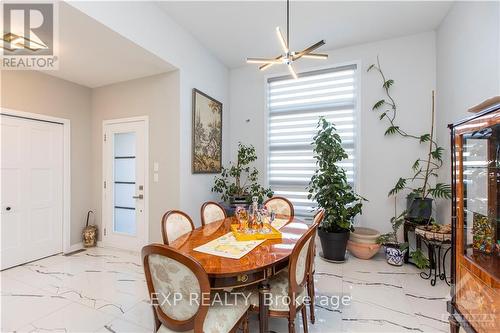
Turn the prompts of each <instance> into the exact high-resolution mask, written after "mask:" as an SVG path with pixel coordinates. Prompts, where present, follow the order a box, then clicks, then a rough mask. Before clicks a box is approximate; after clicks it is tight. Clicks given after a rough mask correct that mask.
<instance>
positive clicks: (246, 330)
mask: <svg viewBox="0 0 500 333" xmlns="http://www.w3.org/2000/svg"><path fill="white" fill-rule="evenodd" d="M248 332H249V331H248V311H247V313H246V314H245V318H243V333H248Z"/></svg>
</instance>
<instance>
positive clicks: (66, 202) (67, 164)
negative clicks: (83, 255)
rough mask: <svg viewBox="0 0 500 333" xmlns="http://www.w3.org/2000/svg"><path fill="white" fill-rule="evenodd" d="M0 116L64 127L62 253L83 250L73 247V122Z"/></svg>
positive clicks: (10, 113) (21, 114)
mask: <svg viewBox="0 0 500 333" xmlns="http://www.w3.org/2000/svg"><path fill="white" fill-rule="evenodd" d="M0 110H1V112H0V114H2V115H5V116H12V117H17V118H25V119H29V120H35V121H45V122H52V123H58V124H61V125H62V126H63V230H62V236H63V237H62V238H63V246H62V247H63V248H62V249H61V252H62V253H70V252H72V251H75V250H79V249H80V248H82V244H81V243H77V244H74V245H73V246H72V245H71V121H70V120H69V119H66V118H59V117H53V116H47V115H44V114H40V113H33V112H26V111H19V110H13V109H9V108H4V107H1V108H0Z"/></svg>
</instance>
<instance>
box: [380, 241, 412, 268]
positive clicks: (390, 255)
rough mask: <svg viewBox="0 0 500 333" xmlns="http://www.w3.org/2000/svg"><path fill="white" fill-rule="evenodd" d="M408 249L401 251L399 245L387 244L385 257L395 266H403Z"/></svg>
mask: <svg viewBox="0 0 500 333" xmlns="http://www.w3.org/2000/svg"><path fill="white" fill-rule="evenodd" d="M406 251H408V250H407V249H404V250H403V251H401V249H400V248H399V246H390V245H386V246H385V259H386V260H387V263H388V264H390V265H393V266H403V263H404V260H405V254H406Z"/></svg>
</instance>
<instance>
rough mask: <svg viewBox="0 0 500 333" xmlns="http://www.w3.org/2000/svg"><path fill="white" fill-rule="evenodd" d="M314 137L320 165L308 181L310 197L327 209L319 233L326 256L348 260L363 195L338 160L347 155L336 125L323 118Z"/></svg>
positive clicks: (334, 259) (340, 260)
mask: <svg viewBox="0 0 500 333" xmlns="http://www.w3.org/2000/svg"><path fill="white" fill-rule="evenodd" d="M318 128H319V130H318V133H317V134H316V135H315V136H314V138H313V140H314V141H313V145H314V158H315V159H316V166H317V169H316V171H315V173H314V175H313V176H312V178H311V182H310V184H309V188H308V191H309V195H308V197H309V199H313V200H314V201H315V202H316V203H317V204H318V206H319V207H320V208H323V209H324V210H325V216H324V219H323V222H322V223H321V225H320V226H319V229H318V235H319V238H320V241H321V247H322V249H323V257H324V258H325V259H328V260H332V261H339V262H342V261H344V260H345V252H346V246H347V241H348V240H349V234H350V231H351V230H352V224H353V219H354V217H355V216H356V215H358V214H360V213H361V207H362V202H363V200H364V199H363V198H362V197H361V196H359V195H357V194H356V193H355V192H354V191H353V189H352V187H351V185H350V184H349V183H348V181H347V175H346V172H345V170H344V169H343V168H342V167H341V166H339V165H338V163H339V162H340V161H342V160H344V159H346V158H347V157H348V155H347V153H346V152H345V150H344V148H342V141H341V139H340V136H339V135H338V133H337V132H336V130H335V126H334V125H333V124H332V123H330V122H328V121H327V120H326V119H324V118H320V120H319V122H318Z"/></svg>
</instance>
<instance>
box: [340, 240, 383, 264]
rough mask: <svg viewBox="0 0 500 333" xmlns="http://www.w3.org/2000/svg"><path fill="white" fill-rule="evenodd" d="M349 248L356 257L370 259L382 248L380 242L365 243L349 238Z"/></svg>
mask: <svg viewBox="0 0 500 333" xmlns="http://www.w3.org/2000/svg"><path fill="white" fill-rule="evenodd" d="M347 249H348V250H349V253H351V254H352V255H353V256H355V257H356V258H359V259H364V260H368V259H371V258H372V257H373V256H374V255H376V254H377V252H378V250H379V249H380V244H375V243H372V244H364V243H357V242H353V241H351V240H349V241H348V242H347Z"/></svg>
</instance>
